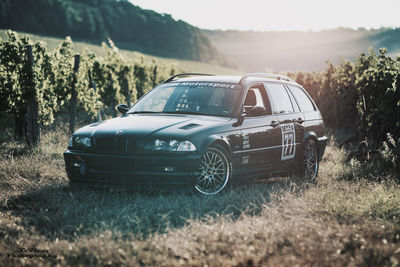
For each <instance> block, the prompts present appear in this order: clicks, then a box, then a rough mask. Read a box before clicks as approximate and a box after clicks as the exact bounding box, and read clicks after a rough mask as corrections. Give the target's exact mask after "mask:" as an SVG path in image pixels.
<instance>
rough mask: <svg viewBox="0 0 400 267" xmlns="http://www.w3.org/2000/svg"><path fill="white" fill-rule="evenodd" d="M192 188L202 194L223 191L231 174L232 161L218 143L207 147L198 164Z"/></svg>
mask: <svg viewBox="0 0 400 267" xmlns="http://www.w3.org/2000/svg"><path fill="white" fill-rule="evenodd" d="M199 165H200V166H199V172H198V175H197V178H196V184H195V186H194V188H195V189H196V190H197V192H199V193H201V194H204V195H216V194H218V193H220V192H221V191H223V190H224V189H225V188H226V187H227V185H228V183H229V181H230V178H231V175H232V163H231V161H230V158H229V155H228V153H227V152H226V150H225V149H224V148H223V147H222V146H220V145H212V146H210V147H209V148H207V150H206V152H205V153H204V154H203V156H202V157H201V160H200V164H199Z"/></svg>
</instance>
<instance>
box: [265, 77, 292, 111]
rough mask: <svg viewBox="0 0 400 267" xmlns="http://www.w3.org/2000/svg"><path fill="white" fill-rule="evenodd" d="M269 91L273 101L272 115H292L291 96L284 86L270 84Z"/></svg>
mask: <svg viewBox="0 0 400 267" xmlns="http://www.w3.org/2000/svg"><path fill="white" fill-rule="evenodd" d="M267 91H268V95H269V98H270V99H271V108H272V114H284V113H292V112H293V106H292V103H291V102H290V98H289V95H288V93H287V91H286V89H285V87H284V86H283V84H279V83H268V84H267Z"/></svg>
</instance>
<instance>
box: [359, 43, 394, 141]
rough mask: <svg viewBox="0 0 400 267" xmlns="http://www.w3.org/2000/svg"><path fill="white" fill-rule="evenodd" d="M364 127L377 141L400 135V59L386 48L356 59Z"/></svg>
mask: <svg viewBox="0 0 400 267" xmlns="http://www.w3.org/2000/svg"><path fill="white" fill-rule="evenodd" d="M355 72H356V77H357V79H356V88H357V91H358V94H359V99H358V105H357V107H358V110H359V113H360V115H361V117H362V121H361V125H360V126H361V127H360V130H361V132H362V134H363V135H364V136H365V137H366V138H367V139H368V140H369V141H370V142H372V143H373V144H380V143H381V142H383V141H385V140H386V134H387V133H391V134H393V135H394V137H395V138H399V137H400V58H397V59H392V58H391V57H389V56H388V55H387V51H386V49H383V48H381V49H379V55H376V54H375V52H374V51H373V50H372V49H371V50H370V51H369V54H368V55H365V54H362V55H361V56H360V58H359V59H358V60H357V62H356V66H355Z"/></svg>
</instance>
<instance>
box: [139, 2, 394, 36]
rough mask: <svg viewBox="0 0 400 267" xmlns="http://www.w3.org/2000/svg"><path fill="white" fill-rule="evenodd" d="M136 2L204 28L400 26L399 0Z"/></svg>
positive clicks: (269, 28)
mask: <svg viewBox="0 0 400 267" xmlns="http://www.w3.org/2000/svg"><path fill="white" fill-rule="evenodd" d="M131 2H132V3H133V4H135V5H138V6H140V7H142V8H144V9H151V10H154V11H156V12H159V13H168V14H171V15H172V16H173V18H175V19H181V20H184V21H186V22H188V23H190V24H192V25H194V26H197V27H200V28H203V29H223V30H226V29H238V30H254V31H269V30H273V31H279V30H321V29H330V28H337V27H350V28H360V27H363V28H367V29H368V28H379V27H382V26H384V27H399V26H400V17H399V16H398V10H400V1H398V0H380V1H374V0H365V1H357V0H336V1H321V0H306V1H298V0H281V1H263V0H250V1H229V0H218V1H215V0H203V1H181V0H170V1H158V0H131Z"/></svg>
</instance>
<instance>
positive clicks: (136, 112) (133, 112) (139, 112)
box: [126, 110, 163, 114]
mask: <svg viewBox="0 0 400 267" xmlns="http://www.w3.org/2000/svg"><path fill="white" fill-rule="evenodd" d="M141 113H163V112H161V111H146V110H142V111H132V112H127V113H126V114H141Z"/></svg>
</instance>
